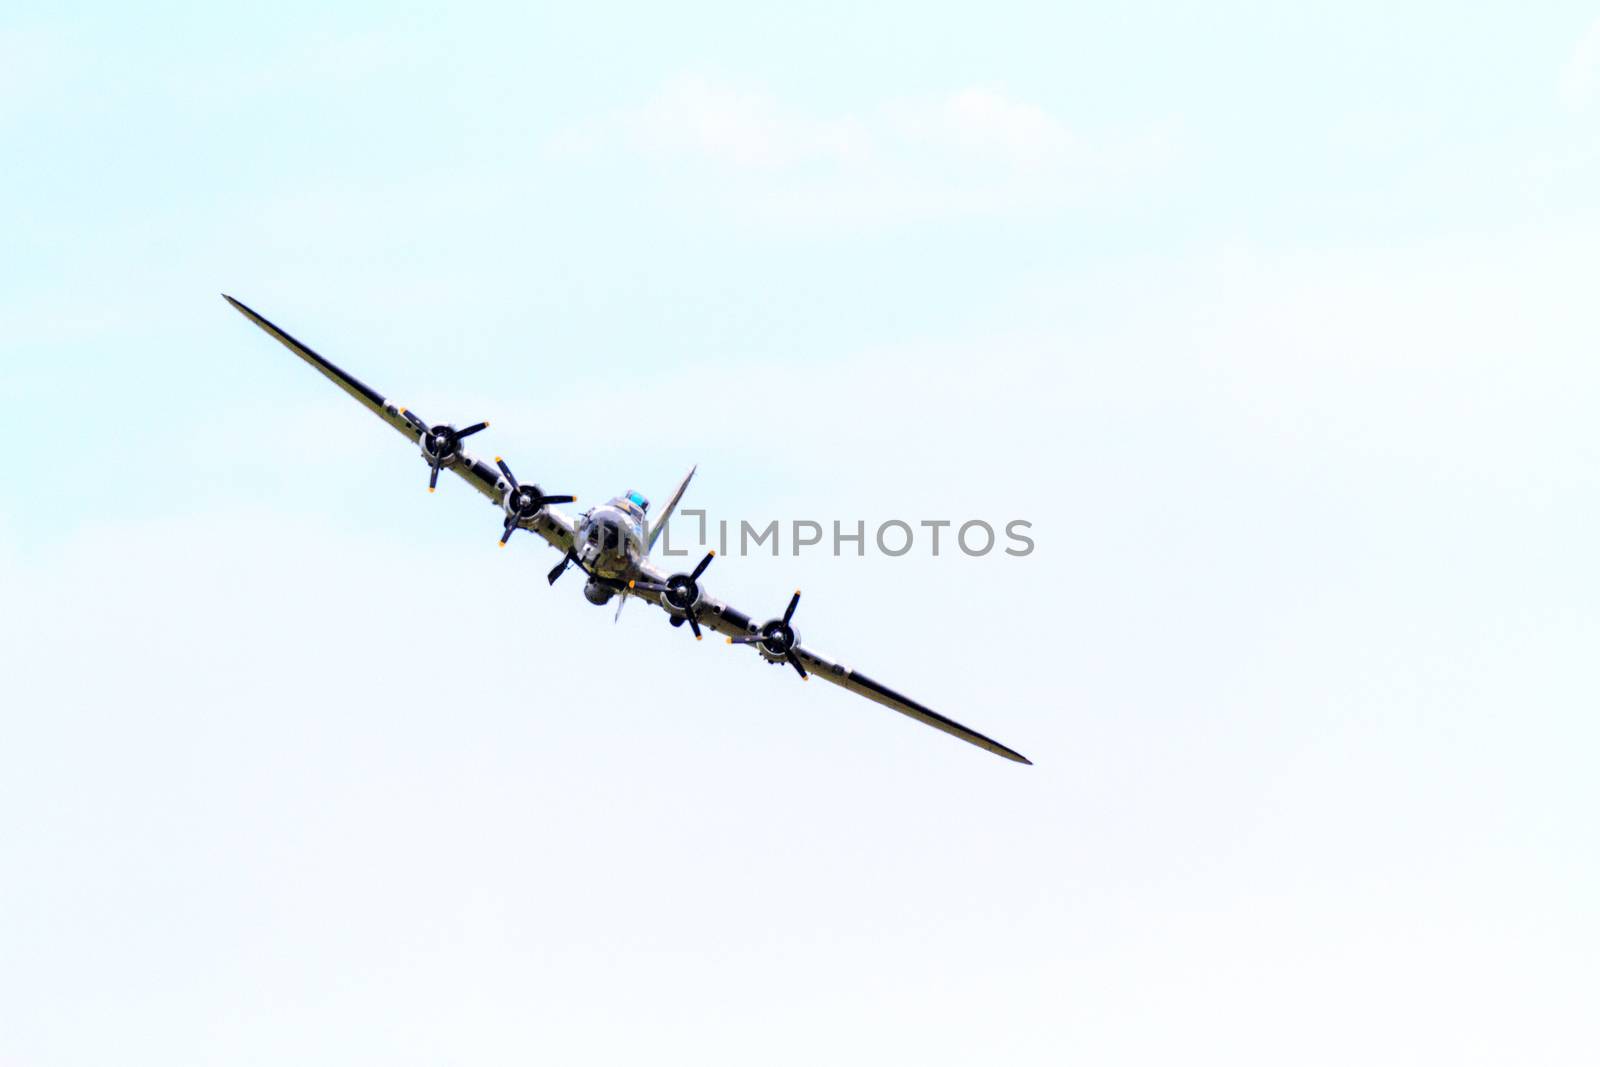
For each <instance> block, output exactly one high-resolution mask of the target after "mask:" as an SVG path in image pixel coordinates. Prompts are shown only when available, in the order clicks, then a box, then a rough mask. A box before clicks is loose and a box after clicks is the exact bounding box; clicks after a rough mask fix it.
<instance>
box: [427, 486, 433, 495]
mask: <svg viewBox="0 0 1600 1067" xmlns="http://www.w3.org/2000/svg"><path fill="white" fill-rule="evenodd" d="M428 492H430V493H431V492H433V486H431V485H430V486H428Z"/></svg>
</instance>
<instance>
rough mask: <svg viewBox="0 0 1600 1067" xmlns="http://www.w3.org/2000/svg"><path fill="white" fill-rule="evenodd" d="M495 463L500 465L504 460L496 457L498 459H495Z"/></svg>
mask: <svg viewBox="0 0 1600 1067" xmlns="http://www.w3.org/2000/svg"><path fill="white" fill-rule="evenodd" d="M494 461H495V462H496V463H500V462H503V460H502V458H501V457H500V456H496V457H494Z"/></svg>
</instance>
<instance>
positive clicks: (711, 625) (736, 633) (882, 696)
mask: <svg viewBox="0 0 1600 1067" xmlns="http://www.w3.org/2000/svg"><path fill="white" fill-rule="evenodd" d="M642 573H643V575H644V578H645V580H647V581H652V582H656V583H664V582H665V581H666V580H667V577H668V575H667V574H666V573H665V572H664V571H662V570H661V569H660V568H659V567H658V566H656V565H655V564H653V563H646V564H645V566H644V568H642ZM631 592H632V595H634V596H638V597H642V598H643V599H646V600H649V601H650V602H652V603H654V604H655V605H656V606H657V607H660V608H662V610H666V609H665V607H664V605H662V603H661V600H660V598H659V597H658V596H656V595H655V594H653V593H641V592H639V591H637V590H633V591H631ZM798 595H799V594H796V596H797V597H798ZM696 615H697V619H698V621H699V623H700V625H701V626H702V627H704V628H705V629H708V630H714V631H716V632H717V633H719V634H722V635H723V636H724V637H727V638H730V639H731V638H735V637H742V638H748V637H750V636H751V635H753V634H755V633H756V632H757V631H758V630H759V629H760V626H761V621H760V620H757V619H752V618H751V617H750V616H749V615H746V614H745V613H744V612H742V611H740V610H738V609H737V608H735V607H733V606H732V605H729V604H725V603H723V602H722V601H720V600H717V599H716V598H715V597H712V596H710V595H709V594H704V593H703V594H702V595H701V598H700V604H699V607H698V608H697V609H696ZM794 653H795V656H796V657H797V658H798V659H799V660H800V663H801V665H802V666H804V667H805V670H806V677H807V678H821V679H823V680H824V681H829V682H832V683H833V684H834V685H837V686H839V687H840V688H842V689H848V690H849V691H850V692H852V693H856V694H858V695H860V696H864V697H866V698H867V699H868V700H871V701H874V702H875V703H878V704H882V705H883V706H884V707H886V708H892V709H894V710H895V711H898V712H899V713H900V714H902V715H904V716H906V717H908V718H912V719H915V720H917V721H918V722H920V723H924V724H925V725H928V726H931V727H933V728H934V729H935V730H943V731H944V732H945V733H947V734H949V735H950V736H952V737H959V738H960V739H961V740H963V741H965V742H967V743H968V744H969V745H977V746H978V747H979V748H983V749H987V750H989V751H990V752H993V753H994V754H995V755H997V756H1004V757H1005V758H1006V759H1008V760H1013V761H1015V762H1017V763H1026V764H1028V765H1030V766H1032V764H1033V761H1032V760H1030V759H1028V758H1027V757H1026V756H1024V755H1023V754H1022V753H1020V752H1017V751H1015V750H1013V749H1010V748H1007V747H1006V746H1005V745H1002V744H1001V743H1000V742H998V741H996V740H994V738H992V737H985V736H984V735H983V734H980V733H979V732H978V731H976V730H974V729H971V728H970V727H966V726H963V725H961V724H960V723H958V722H956V721H955V720H954V719H948V718H945V717H944V716H943V715H941V714H939V713H938V712H937V711H934V710H933V709H932V708H930V707H928V706H927V705H925V704H921V703H918V702H917V701H915V700H912V699H911V698H910V697H908V696H904V695H902V694H900V693H897V692H895V691H894V690H893V689H890V688H889V687H888V686H886V685H884V684H883V683H882V682H878V681H875V680H873V679H871V678H868V677H867V676H866V675H864V674H862V673H861V672H860V671H857V670H854V669H852V668H850V667H847V666H845V665H844V664H843V663H839V662H836V661H834V660H831V659H829V658H828V657H827V656H824V655H823V654H822V653H820V652H817V651H814V650H813V649H809V648H807V647H805V646H804V645H798V646H796V647H795V649H794ZM778 665H779V666H781V665H782V664H778ZM783 676H784V678H785V679H787V680H789V681H793V680H794V679H793V678H792V677H791V676H790V674H789V671H788V670H787V669H785V670H784V672H783Z"/></svg>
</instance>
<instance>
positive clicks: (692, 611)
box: [563, 551, 792, 641]
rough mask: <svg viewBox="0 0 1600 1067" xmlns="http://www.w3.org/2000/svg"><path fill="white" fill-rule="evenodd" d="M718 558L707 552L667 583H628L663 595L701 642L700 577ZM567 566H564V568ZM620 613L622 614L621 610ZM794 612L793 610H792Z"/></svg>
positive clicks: (672, 609)
mask: <svg viewBox="0 0 1600 1067" xmlns="http://www.w3.org/2000/svg"><path fill="white" fill-rule="evenodd" d="M716 558H717V554H716V552H714V551H712V552H707V553H706V558H705V559H703V560H701V561H700V564H699V566H697V567H695V569H694V570H692V571H690V572H689V573H688V574H674V575H673V576H672V577H670V578H668V579H667V580H666V581H665V582H639V581H633V582H629V583H628V588H629V589H637V590H640V591H642V592H646V593H659V594H661V602H662V603H663V604H665V605H666V606H667V610H668V611H671V612H676V613H677V615H675V616H674V619H673V621H674V622H677V621H678V620H679V619H680V618H681V619H682V620H683V621H685V622H687V623H688V624H689V629H691V630H693V631H694V639H695V640H696V641H698V640H700V637H701V634H700V612H699V605H700V576H701V575H702V574H704V573H705V572H706V568H707V567H709V566H711V561H712V560H713V559H716ZM564 566H565V564H563V567H564ZM618 610H619V613H620V609H618ZM791 610H792V609H791Z"/></svg>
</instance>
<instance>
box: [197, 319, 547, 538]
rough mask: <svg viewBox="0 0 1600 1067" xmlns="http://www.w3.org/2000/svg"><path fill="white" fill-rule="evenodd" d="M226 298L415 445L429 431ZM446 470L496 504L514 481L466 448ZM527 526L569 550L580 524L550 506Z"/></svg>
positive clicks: (416, 419) (414, 417)
mask: <svg viewBox="0 0 1600 1067" xmlns="http://www.w3.org/2000/svg"><path fill="white" fill-rule="evenodd" d="M222 298H223V299H224V300H226V301H227V302H228V303H230V304H232V305H233V307H234V310H236V311H238V312H239V314H241V315H243V316H244V317H245V318H247V319H249V320H250V321H251V322H253V323H255V324H256V325H257V326H259V327H261V329H262V330H263V331H265V332H266V334H267V335H268V336H269V337H271V338H272V339H273V340H275V341H277V342H278V343H279V344H281V345H282V346H283V347H285V348H287V349H288V350H289V351H291V352H293V353H294V354H295V355H297V356H299V357H300V358H301V359H303V360H305V361H306V362H307V363H309V364H311V366H313V367H315V368H316V369H317V371H318V372H319V373H320V374H322V376H323V377H325V378H327V379H328V380H329V381H330V382H332V383H333V384H334V385H337V386H338V387H339V388H340V389H343V390H344V391H345V392H347V393H349V394H350V395H351V396H352V397H354V398H355V399H356V401H357V402H359V403H360V404H361V406H362V407H364V408H366V409H367V410H368V411H370V412H372V413H373V414H374V415H376V416H378V418H380V419H382V420H383V421H384V422H386V423H388V424H389V425H390V426H392V427H393V428H394V429H395V430H397V431H399V432H400V433H401V434H403V435H405V437H406V439H407V440H408V441H410V442H411V443H412V444H419V443H420V441H421V438H422V435H423V434H424V433H425V432H427V427H428V424H427V423H426V422H425V421H423V420H422V419H421V418H419V417H418V416H417V415H416V413H415V412H411V411H408V410H407V409H406V408H403V407H400V406H399V405H397V404H395V403H393V402H392V401H389V400H386V399H384V398H383V397H382V396H380V395H378V393H377V391H376V390H374V389H372V388H371V387H370V386H368V385H366V384H364V383H363V382H362V381H361V380H360V379H358V378H356V377H355V376H354V375H352V374H348V373H346V372H345V371H342V370H340V369H339V368H338V367H336V366H334V365H333V364H332V363H330V362H328V361H327V360H325V359H323V358H322V357H321V356H319V355H318V354H317V353H316V352H315V351H314V350H313V349H312V348H311V346H310V345H306V344H302V343H301V342H300V341H297V340H295V339H294V337H292V336H291V335H290V334H288V333H287V332H285V331H284V330H282V329H280V328H279V327H278V326H276V325H274V324H273V323H272V322H270V321H268V320H267V319H265V318H263V317H262V316H260V315H258V314H257V313H256V312H255V311H253V310H252V309H251V308H249V307H247V306H246V305H244V304H242V303H240V302H239V301H237V300H235V299H234V298H233V297H231V296H229V295H228V294H227V293H223V294H222ZM445 469H446V470H452V471H455V473H456V474H457V475H459V476H460V477H461V478H462V480H464V481H465V482H466V483H467V484H468V485H470V486H472V487H473V488H474V489H476V490H477V491H478V492H480V493H482V494H483V495H484V496H486V497H488V498H489V500H490V501H491V502H492V503H493V504H495V505H496V506H499V505H500V503H501V502H502V501H503V500H504V499H505V495H506V491H507V490H509V489H510V488H511V485H510V483H509V482H507V481H506V480H505V478H504V477H502V476H501V474H500V471H499V470H497V469H496V468H495V467H494V466H493V465H491V464H489V463H485V462H484V461H483V460H481V459H478V458H476V457H474V456H473V455H472V454H471V453H469V452H468V451H467V450H466V449H465V448H463V449H461V450H460V452H459V454H458V458H457V459H456V460H455V461H454V462H453V463H451V464H449V466H447V467H446V468H445ZM524 528H525V529H531V530H532V531H533V532H534V533H537V534H539V535H540V536H541V537H543V538H544V539H545V540H546V541H549V542H550V543H551V544H552V545H554V546H555V547H556V548H559V549H561V550H562V551H563V552H565V551H566V550H568V549H569V548H571V547H572V539H573V534H574V530H575V529H576V524H575V523H574V522H573V520H572V519H571V518H570V517H568V516H566V515H563V514H562V513H561V512H559V511H556V510H555V509H554V508H552V507H548V506H547V507H545V508H544V509H543V510H542V511H540V512H539V514H538V516H537V517H536V518H535V519H534V520H533V522H532V524H531V525H526V526H525V527H524Z"/></svg>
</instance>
